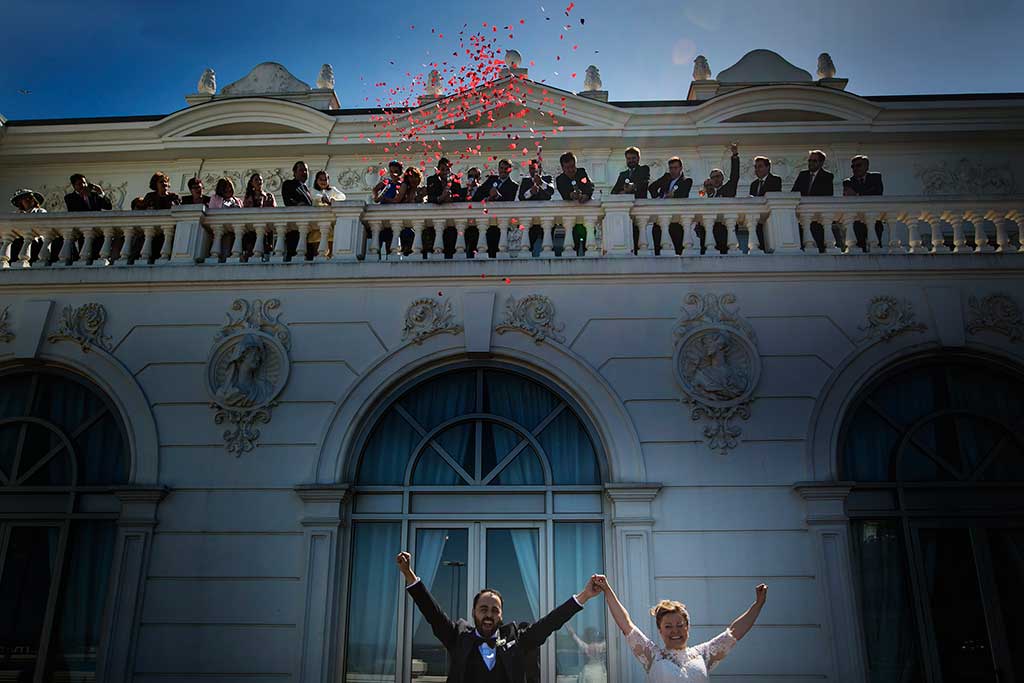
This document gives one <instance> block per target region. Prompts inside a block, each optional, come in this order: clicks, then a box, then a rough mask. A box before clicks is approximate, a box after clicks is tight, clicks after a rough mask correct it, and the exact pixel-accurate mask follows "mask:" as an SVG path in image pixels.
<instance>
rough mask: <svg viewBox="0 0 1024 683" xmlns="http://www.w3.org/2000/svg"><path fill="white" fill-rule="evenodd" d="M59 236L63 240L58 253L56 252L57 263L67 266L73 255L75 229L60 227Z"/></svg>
mask: <svg viewBox="0 0 1024 683" xmlns="http://www.w3.org/2000/svg"><path fill="white" fill-rule="evenodd" d="M60 236H61V237H62V238H63V240H64V241H63V242H62V243H61V245H60V253H59V254H57V263H58V264H60V265H62V266H68V265H71V261H72V259H73V258H74V255H75V229H74V228H61V231H60Z"/></svg>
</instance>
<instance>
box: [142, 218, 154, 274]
mask: <svg viewBox="0 0 1024 683" xmlns="http://www.w3.org/2000/svg"><path fill="white" fill-rule="evenodd" d="M155 232H156V228H155V227H154V226H152V225H147V226H145V227H143V228H142V250H141V251H140V252H139V261H141V262H142V263H143V264H144V265H149V257H150V256H152V255H153V234H154V233H155Z"/></svg>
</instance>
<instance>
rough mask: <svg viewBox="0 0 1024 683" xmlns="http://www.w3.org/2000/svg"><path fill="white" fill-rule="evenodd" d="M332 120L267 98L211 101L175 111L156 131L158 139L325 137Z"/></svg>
mask: <svg viewBox="0 0 1024 683" xmlns="http://www.w3.org/2000/svg"><path fill="white" fill-rule="evenodd" d="M333 125H334V118H332V117H330V116H328V115H327V114H324V113H323V112H321V111H318V110H316V109H313V108H312V107H309V106H306V105H304V104H297V103H295V102H290V101H288V100H280V99H274V98H269V97H246V98H227V99H223V100H219V99H218V100H212V101H210V102H207V103H206V104H201V105H196V106H193V107H188V108H186V109H182V110H180V111H177V112H175V113H173V114H171V115H170V116H168V117H167V118H165V119H163V120H162V121H160V123H159V124H157V126H156V128H157V130H158V131H159V133H160V136H161V137H162V138H194V137H219V136H262V137H267V136H280V135H296V136H299V135H302V136H306V135H316V136H323V137H324V138H326V136H327V135H328V134H329V133H330V131H331V127H332V126H333Z"/></svg>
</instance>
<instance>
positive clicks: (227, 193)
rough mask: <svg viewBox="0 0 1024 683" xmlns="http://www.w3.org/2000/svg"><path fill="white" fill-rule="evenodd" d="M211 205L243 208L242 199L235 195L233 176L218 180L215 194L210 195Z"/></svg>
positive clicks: (215, 207) (213, 206)
mask: <svg viewBox="0 0 1024 683" xmlns="http://www.w3.org/2000/svg"><path fill="white" fill-rule="evenodd" d="M209 207H210V208H211V209H241V208H242V200H240V199H239V198H238V197H236V196H235V184H234V183H233V182H231V178H221V179H220V180H218V181H217V187H216V188H214V191H213V196H212V197H210V204H209Z"/></svg>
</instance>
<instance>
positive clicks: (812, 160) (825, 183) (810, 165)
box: [790, 149, 838, 251]
mask: <svg viewBox="0 0 1024 683" xmlns="http://www.w3.org/2000/svg"><path fill="white" fill-rule="evenodd" d="M825 159H826V156H825V153H824V152H822V151H821V150H820V149H812V150H810V151H809V152H807V170H806V171H800V175H798V176H797V177H796V181H795V182H794V183H793V189H791V190H790V192H799V193H800V196H801V197H831V196H832V195H833V194H834V193H835V191H834V188H833V186H832V181H833V180H834V179H835V176H833V175H832V174H831V173H829V172H828V171H826V170H825V168H824V166H825ZM835 232H836V229H835V228H833V233H835ZM811 236H812V237H813V238H814V241H815V242H816V243H817V245H818V249H819V251H823V250H824V249H825V233H824V229H823V228H822V226H821V223H818V222H817V221H814V222H813V223H811ZM837 237H838V235H837ZM803 241H804V226H802V225H801V226H800V242H801V243H803Z"/></svg>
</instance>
